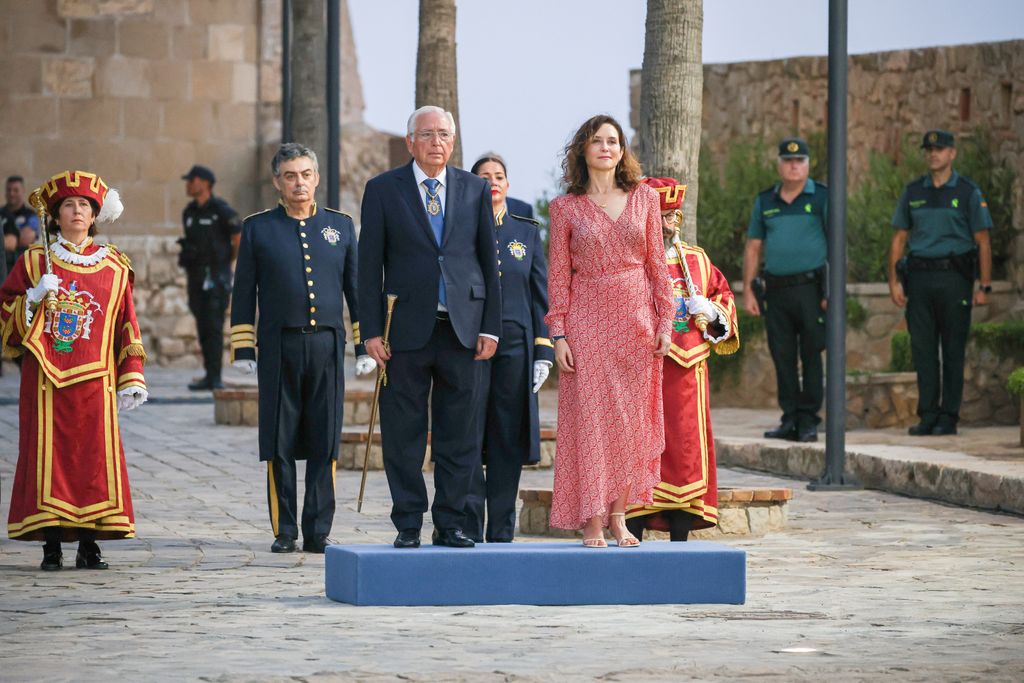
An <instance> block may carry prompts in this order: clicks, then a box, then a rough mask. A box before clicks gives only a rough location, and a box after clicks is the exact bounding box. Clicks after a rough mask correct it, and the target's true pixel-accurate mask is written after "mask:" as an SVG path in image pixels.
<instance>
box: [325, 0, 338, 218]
mask: <svg viewBox="0 0 1024 683" xmlns="http://www.w3.org/2000/svg"><path fill="white" fill-rule="evenodd" d="M340 34H341V0H327V206H328V207H330V208H332V209H335V210H337V209H338V208H339V205H340V204H341V174H340V170H341V169H340V168H339V165H340V159H339V156H340V153H341V147H340V139H339V138H340V134H341V42H340V41H341V35H340Z"/></svg>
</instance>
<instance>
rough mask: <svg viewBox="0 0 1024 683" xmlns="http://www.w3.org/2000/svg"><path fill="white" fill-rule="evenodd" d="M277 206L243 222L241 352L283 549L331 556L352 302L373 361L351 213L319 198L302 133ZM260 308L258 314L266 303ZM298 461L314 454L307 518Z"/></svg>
mask: <svg viewBox="0 0 1024 683" xmlns="http://www.w3.org/2000/svg"><path fill="white" fill-rule="evenodd" d="M271 170H272V172H273V175H274V187H275V188H277V190H278V192H280V193H281V201H280V203H279V204H278V206H277V207H275V208H273V209H269V210H267V211H263V212H261V213H257V214H254V215H252V216H249V217H248V218H246V219H245V222H244V223H243V225H242V242H241V245H240V247H239V250H238V263H237V265H236V267H235V284H234V292H233V295H234V305H233V306H232V309H231V360H232V363H233V364H234V365H235V367H237V368H239V369H241V370H243V371H245V372H249V373H252V372H257V373H258V374H257V379H258V384H259V395H260V398H259V425H260V429H259V432H260V433H259V456H260V460H262V461H264V462H266V463H267V502H268V505H269V508H270V524H271V528H272V529H273V531H274V536H275V539H274V543H273V545H271V547H270V550H271V551H272V552H275V553H289V552H294V551H295V541H296V539H297V538H298V534H299V530H300V528H301V531H302V539H303V541H302V549H303V550H305V551H306V552H314V553H322V552H324V548H325V547H326V546H327V545H328V544H329V543H330V540H329V539H328V534H329V533H330V531H331V524H332V522H333V521H334V508H335V503H334V470H335V462H336V461H337V458H338V447H339V443H340V441H341V420H342V414H341V411H342V405H343V401H344V396H345V379H344V354H345V324H344V310H343V304H342V300H344V301H345V302H347V303H348V310H349V314H350V316H351V319H352V335H353V337H355V338H354V339H353V343H354V344H355V349H356V356H357V358H358V360H357V361H356V372H357V373H361V372H366V371H369V370H372V369H373V368H374V367H375V363H374V362H373V360H372V359H371V358H370V357H369V356H366V355H365V352H364V351H363V346H362V344H360V341H359V322H358V321H359V305H358V301H357V298H356V282H357V279H356V277H357V273H356V267H357V266H356V264H357V262H358V257H357V253H356V248H357V243H356V234H355V229H354V227H353V225H352V219H351V218H350V217H349V216H347V215H346V214H344V213H341V212H340V211H334V210H332V209H328V208H325V207H318V206H317V204H316V202H315V201H314V199H313V197H314V193H315V191H316V187H317V185H318V184H319V182H320V174H319V172H318V170H317V160H316V154H315V153H314V152H313V151H312V150H311V149H309V148H307V147H304V146H302V145H299V144H296V143H294V142H289V143H286V144H283V145H281V147H280V149H278V151H277V154H275V155H274V159H273V160H272V161H271ZM257 308H259V322H258V323H257V321H256V310H257ZM296 460H305V461H306V488H305V496H304V501H303V504H302V517H301V524H300V519H299V512H298V506H297V502H296V501H297V492H296V483H295V482H296V472H295V470H296V466H295V461H296Z"/></svg>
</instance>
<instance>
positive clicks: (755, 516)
mask: <svg viewBox="0 0 1024 683" xmlns="http://www.w3.org/2000/svg"><path fill="white" fill-rule="evenodd" d="M769 514H770V513H769V506H767V505H751V506H750V507H748V508H747V528H748V529H749V530H750V534H751V535H752V536H764V535H765V534H766V533H768V531H769V528H770V523H769Z"/></svg>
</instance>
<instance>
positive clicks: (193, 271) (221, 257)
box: [178, 165, 242, 391]
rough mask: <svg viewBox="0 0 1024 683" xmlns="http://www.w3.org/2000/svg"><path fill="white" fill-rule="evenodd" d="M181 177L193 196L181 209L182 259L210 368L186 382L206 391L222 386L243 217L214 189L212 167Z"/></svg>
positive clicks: (194, 169)
mask: <svg viewBox="0 0 1024 683" xmlns="http://www.w3.org/2000/svg"><path fill="white" fill-rule="evenodd" d="M181 179H182V180H184V181H186V182H185V191H186V193H187V194H188V196H189V197H191V198H192V201H191V202H189V204H188V206H186V207H185V210H184V211H183V212H182V214H181V222H182V224H183V225H184V227H185V236H184V237H182V238H181V239H179V240H178V243H179V244H180V245H181V253H180V254H179V255H178V265H180V266H181V267H182V268H184V269H185V275H186V277H187V280H188V307H189V310H190V311H192V315H193V316H195V319H196V331H197V333H198V337H199V346H200V348H201V349H202V351H203V367H204V368H205V370H206V376H205V377H203V378H202V379H199V380H196V381H194V382H192V383H191V384H189V385H188V388H189V389H191V390H193V391H204V390H207V391H208V390H210V389H220V388H222V387H223V386H224V384H223V382H221V363H222V358H223V355H224V313H225V312H226V311H227V308H228V301H229V299H230V298H231V262H232V261H234V259H235V256H236V255H237V254H238V241H239V239H240V235H241V232H242V222H241V220H239V218H238V214H237V213H236V212H235V210H234V209H232V208H231V207H230V206H228V203H227V202H226V201H224V200H223V199H221V198H220V197H215V196H214V195H213V184H214V183H215V182H216V178H215V177H214V175H213V171H211V170H210V169H208V168H207V167H205V166H198V165H197V166H193V167H192V168H191V169H189V172H188V173H186V174H185V175H183V176H181Z"/></svg>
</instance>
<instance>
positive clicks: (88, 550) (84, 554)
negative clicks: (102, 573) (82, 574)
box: [75, 541, 110, 569]
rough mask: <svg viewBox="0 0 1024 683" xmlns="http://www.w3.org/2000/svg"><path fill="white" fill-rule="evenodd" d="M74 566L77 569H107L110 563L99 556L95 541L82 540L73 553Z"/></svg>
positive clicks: (98, 548)
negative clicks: (75, 553) (76, 551)
mask: <svg viewBox="0 0 1024 683" xmlns="http://www.w3.org/2000/svg"><path fill="white" fill-rule="evenodd" d="M75 567H77V568H78V569H109V568H110V565H109V564H107V563H106V562H104V561H103V558H102V557H101V556H100V547H99V546H98V545H96V542H95V541H82V542H81V543H79V544H78V554H77V555H75Z"/></svg>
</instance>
